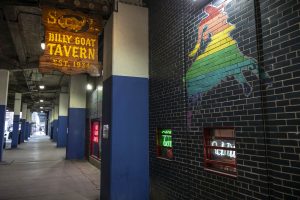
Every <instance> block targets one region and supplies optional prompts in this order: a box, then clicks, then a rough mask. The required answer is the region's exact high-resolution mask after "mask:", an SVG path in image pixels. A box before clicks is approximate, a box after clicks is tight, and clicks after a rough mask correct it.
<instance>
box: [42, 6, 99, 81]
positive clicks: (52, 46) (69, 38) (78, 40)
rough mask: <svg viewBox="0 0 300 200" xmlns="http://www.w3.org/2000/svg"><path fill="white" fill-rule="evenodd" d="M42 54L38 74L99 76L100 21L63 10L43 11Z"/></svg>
mask: <svg viewBox="0 0 300 200" xmlns="http://www.w3.org/2000/svg"><path fill="white" fill-rule="evenodd" d="M42 20H43V24H44V27H45V51H44V55H42V56H41V57H40V63H39V64H40V65H39V69H40V72H42V73H45V72H50V71H52V70H58V71H61V72H63V73H65V74H70V75H71V74H79V73H89V74H90V75H92V76H99V75H100V64H99V62H98V35H99V33H100V31H101V28H102V27H101V21H100V18H97V17H95V16H90V15H86V14H83V13H81V12H75V11H72V10H67V9H56V8H50V7H44V8H43V15H42Z"/></svg>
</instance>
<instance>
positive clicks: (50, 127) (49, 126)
mask: <svg viewBox="0 0 300 200" xmlns="http://www.w3.org/2000/svg"><path fill="white" fill-rule="evenodd" d="M51 133H52V110H51V111H49V114H48V135H49V137H50V139H53V138H52V134H51Z"/></svg>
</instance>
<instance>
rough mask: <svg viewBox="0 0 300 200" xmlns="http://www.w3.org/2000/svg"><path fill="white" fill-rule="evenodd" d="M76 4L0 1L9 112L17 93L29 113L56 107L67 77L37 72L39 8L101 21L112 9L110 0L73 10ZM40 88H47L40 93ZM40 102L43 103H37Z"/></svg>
mask: <svg viewBox="0 0 300 200" xmlns="http://www.w3.org/2000/svg"><path fill="white" fill-rule="evenodd" d="M76 1H78V0H76ZM76 1H73V0H45V1H39V0H27V1H26V0H1V2H0V69H7V70H9V71H10V82H9V97H8V108H9V109H11V110H12V109H13V104H14V94H15V93H16V92H20V93H22V102H26V103H27V104H28V105H29V107H30V108H31V109H32V110H35V111H38V110H39V107H40V106H43V107H44V108H45V109H50V108H51V107H53V105H54V104H55V103H57V101H58V100H57V97H58V93H59V92H60V91H61V87H65V86H68V82H69V76H67V75H64V74H62V73H60V72H57V71H55V72H51V73H47V74H41V73H39V71H38V65H39V57H40V56H41V54H42V53H43V51H42V49H41V47H40V44H41V41H42V38H43V37H44V29H43V25H42V22H41V14H42V13H41V12H42V11H41V8H40V7H41V5H48V4H49V5H52V6H56V7H62V8H69V9H73V10H74V9H76V10H80V11H83V12H94V13H98V14H99V13H100V14H101V16H102V17H103V18H104V19H106V18H107V17H108V16H109V14H110V13H111V11H112V7H113V4H112V2H113V1H112V0H79V1H80V2H81V4H80V5H82V7H78V6H77V7H76V6H74V3H75V2H76ZM91 3H93V4H95V5H98V6H95V8H94V9H98V10H91V9H89V8H90V5H91ZM99 5H100V6H99ZM101 6H102V7H101ZM101 8H102V10H101ZM99 9H100V10H99ZM39 85H45V87H46V88H45V89H44V90H40V89H39ZM40 99H43V100H44V102H43V103H39V100H40Z"/></svg>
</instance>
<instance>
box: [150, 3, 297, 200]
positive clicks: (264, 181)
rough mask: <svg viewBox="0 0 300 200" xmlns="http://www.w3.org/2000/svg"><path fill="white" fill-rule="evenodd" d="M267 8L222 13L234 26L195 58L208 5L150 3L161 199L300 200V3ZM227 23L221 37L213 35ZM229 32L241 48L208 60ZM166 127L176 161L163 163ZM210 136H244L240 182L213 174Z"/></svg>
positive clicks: (246, 6)
mask: <svg viewBox="0 0 300 200" xmlns="http://www.w3.org/2000/svg"><path fill="white" fill-rule="evenodd" d="M228 2H229V3H228ZM259 2H260V1H254V0H238V1H237V0H232V1H227V3H225V4H224V6H225V10H224V12H220V13H219V14H220V15H219V16H220V17H225V18H226V19H227V21H226V23H225V22H224V21H220V22H217V23H215V22H213V23H214V25H211V24H210V25H209V28H208V31H209V32H212V35H211V36H212V37H211V41H210V42H208V43H207V47H206V49H198V50H197V53H194V55H192V54H193V53H191V52H193V50H194V49H195V46H196V44H197V41H198V28H199V25H201V24H200V22H201V19H202V20H203V19H205V18H207V16H205V15H204V13H203V7H204V5H203V4H205V3H203V1H202V2H201V3H202V4H201V3H199V2H193V1H185V0H181V1H179V0H176V1H174V0H173V1H149V2H148V7H149V11H150V167H151V169H150V176H151V191H152V193H151V196H152V199H268V198H272V199H297V198H299V197H300V194H299V188H300V186H299V182H300V181H299V174H300V172H299V150H300V148H299V134H298V132H299V130H298V129H299V123H300V121H299V117H300V114H299V109H300V106H299V94H300V93H299V92H297V91H298V90H299V88H300V87H299V83H300V82H299V70H298V68H297V67H298V65H299V64H297V63H299V58H297V56H299V42H298V43H297V40H299V6H297V4H298V5H299V1H261V2H262V3H260V4H259ZM221 3H222V1H213V2H212V5H213V7H206V10H205V11H206V12H207V13H208V14H209V15H213V13H214V12H215V11H213V10H214V8H218V7H219V8H220V6H222V4H221ZM214 21H217V20H214ZM260 22H261V23H260ZM207 23H208V24H209V23H210V22H207ZM222 23H223V24H222ZM217 24H219V25H220V29H219V28H218V29H215V30H212V29H210V27H211V26H217ZM222 27H225V28H229V29H230V32H229V35H230V38H228V37H229V35H226V34H225V35H223V36H224V38H225V39H227V40H226V41H228V42H230V41H231V42H233V43H234V42H236V43H237V44H236V45H235V47H237V48H234V46H232V47H233V48H232V49H234V50H232V51H229V53H227V54H224V55H225V56H224V55H223V57H222V56H221V57H220V56H219V54H218V55H217V54H211V53H208V55H207V56H202V57H198V56H200V55H201V54H205V53H207V49H209V48H211V47H210V46H209V45H211V44H212V42H213V41H215V39H216V38H214V37H213V36H214V35H216V34H218V33H220V31H222V30H223V29H222ZM200 30H203V26H202V27H201V26H200ZM200 33H201V32H200ZM208 38H209V36H208V35H206V36H205V37H204V39H208ZM289 40H291V41H289ZM299 41H300V40H299ZM218 44H220V46H221V45H223V44H222V43H218ZM204 45H205V43H204ZM224 45H225V44H224ZM217 46H218V45H215V47H214V48H216V47H217ZM201 51H202V52H201ZM194 52H196V51H194ZM208 56H210V57H209V59H210V60H209V62H207V61H206V60H205V59H207V58H208ZM196 58H199V59H198V61H200V62H197V60H196ZM219 59H222V61H223V62H221V63H218V60H219ZM205 62H206V63H207V65H205V66H201V65H202V63H205ZM199 63H200V64H199ZM245 63H248V65H245ZM249 63H250V64H249ZM217 66H219V67H217ZM221 66H222V67H221ZM199 69H200V70H199ZM201 69H202V70H201ZM206 69H214V70H210V71H209V70H206ZM297 70H298V71H297ZM194 74H196V76H195V75H194ZM201 76H204V77H205V79H201ZM199 77H200V78H199ZM297 77H298V78H297ZM195 78H196V79H195ZM157 127H162V128H172V129H173V130H174V135H173V148H174V152H173V153H174V159H173V160H172V161H168V160H164V159H160V158H157V157H156V143H155V141H156V140H155V129H156V128H157ZM204 127H234V129H235V132H236V149H237V172H238V176H237V177H236V178H229V177H226V176H220V175H216V174H213V173H210V172H207V171H205V170H204V168H203V128H204Z"/></svg>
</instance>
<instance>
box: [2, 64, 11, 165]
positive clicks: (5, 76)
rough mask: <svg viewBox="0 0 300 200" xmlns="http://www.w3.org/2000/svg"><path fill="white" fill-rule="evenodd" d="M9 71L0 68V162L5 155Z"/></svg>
mask: <svg viewBox="0 0 300 200" xmlns="http://www.w3.org/2000/svg"><path fill="white" fill-rule="evenodd" d="M8 82H9V71H8V70H2V69H0V94H1V95H0V145H1V146H0V162H1V161H2V155H3V148H2V147H3V142H4V141H3V138H4V128H5V113H6V104H7V94H8Z"/></svg>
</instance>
